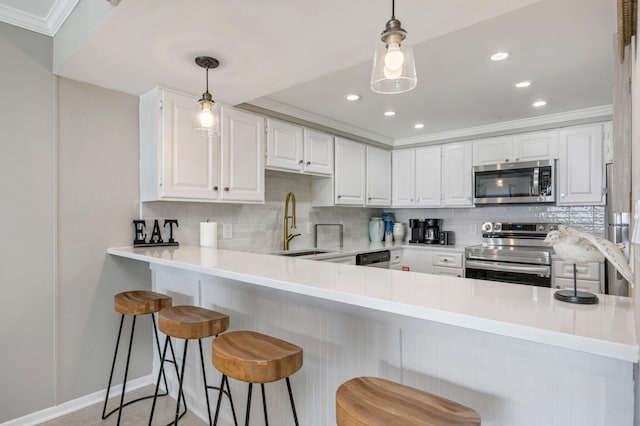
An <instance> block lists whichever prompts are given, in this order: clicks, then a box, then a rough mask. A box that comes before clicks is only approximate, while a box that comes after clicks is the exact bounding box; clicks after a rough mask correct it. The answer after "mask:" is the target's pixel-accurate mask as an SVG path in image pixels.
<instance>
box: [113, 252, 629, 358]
mask: <svg viewBox="0 0 640 426" xmlns="http://www.w3.org/2000/svg"><path fill="white" fill-rule="evenodd" d="M397 247H398V248H401V246H397ZM434 248H435V247H434ZM108 253H109V254H112V255H115V256H121V257H126V258H130V259H135V260H139V261H144V262H150V263H154V264H159V265H166V266H170V267H174V268H178V269H184V270H189V271H195V272H200V273H204V274H209V275H214V276H220V277H224V278H229V279H233V280H238V281H243V282H247V283H251V284H255V285H260V286H265V287H270V288H275V289H279V290H284V291H290V292H294V293H298V294H303V295H307V296H312V297H319V298H322V299H327V300H332V301H336V302H340V303H347V304H352V305H356V306H361V307H365V308H370V309H375V310H379V311H383V312H390V313H395V314H399V315H403V316H407V317H412V318H419V319H425V320H429V321H436V322H440V323H444V324H450V325H454V326H459V327H464V328H468V329H473V330H479V331H483V332H488V333H494V334H498V335H502V336H509V337H514V338H517V339H522V340H528V341H532V342H538V343H543V344H548V345H553V346H557V347H562V348H566V349H573V350H578V351H583V352H588V353H592V354H596V355H601V356H606V357H610V358H615V359H620V360H624V361H630V362H634V363H635V362H638V344H637V343H636V339H635V330H634V319H633V304H632V299H631V298H626V297H618V296H608V295H599V297H600V303H599V304H597V305H572V304H568V303H564V302H560V301H557V300H555V299H554V298H553V293H554V290H552V289H549V288H542V287H532V286H523V285H514V284H504V283H498V282H491V281H481V280H473V279H465V278H455V277H445V276H439V275H431V274H421V273H414V272H403V271H394V270H389V269H380V268H366V267H361V266H353V265H342V264H336V263H330V262H317V261H313V260H308V259H304V258H295V257H284V256H274V255H268V254H258V253H246V252H239V251H231V250H217V249H210V248H201V247H194V246H182V247H180V248H163V247H158V248H138V249H134V248H131V247H126V248H110V249H109V250H108Z"/></svg>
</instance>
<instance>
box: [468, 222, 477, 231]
mask: <svg viewBox="0 0 640 426" xmlns="http://www.w3.org/2000/svg"><path fill="white" fill-rule="evenodd" d="M469 233H471V234H477V233H478V224H476V223H472V224H470V225H469Z"/></svg>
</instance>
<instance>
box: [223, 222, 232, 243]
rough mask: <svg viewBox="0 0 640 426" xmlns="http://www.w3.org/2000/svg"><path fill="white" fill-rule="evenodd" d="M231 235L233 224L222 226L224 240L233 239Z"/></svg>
mask: <svg viewBox="0 0 640 426" xmlns="http://www.w3.org/2000/svg"><path fill="white" fill-rule="evenodd" d="M231 235H232V232H231V224H230V223H224V224H222V238H223V239H225V240H228V239H229V238H231Z"/></svg>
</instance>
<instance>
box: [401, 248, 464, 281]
mask: <svg viewBox="0 0 640 426" xmlns="http://www.w3.org/2000/svg"><path fill="white" fill-rule="evenodd" d="M401 264H402V268H403V269H406V268H408V269H409V271H411V272H422V273H425V274H434V275H447V276H452V277H460V278H462V277H464V252H462V251H458V250H446V251H443V250H442V249H440V248H439V247H438V246H431V247H430V246H426V247H424V246H422V247H415V248H414V247H404V248H403V249H402V261H401Z"/></svg>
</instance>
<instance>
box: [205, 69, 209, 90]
mask: <svg viewBox="0 0 640 426" xmlns="http://www.w3.org/2000/svg"><path fill="white" fill-rule="evenodd" d="M206 81H207V93H209V67H207V77H206Z"/></svg>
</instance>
